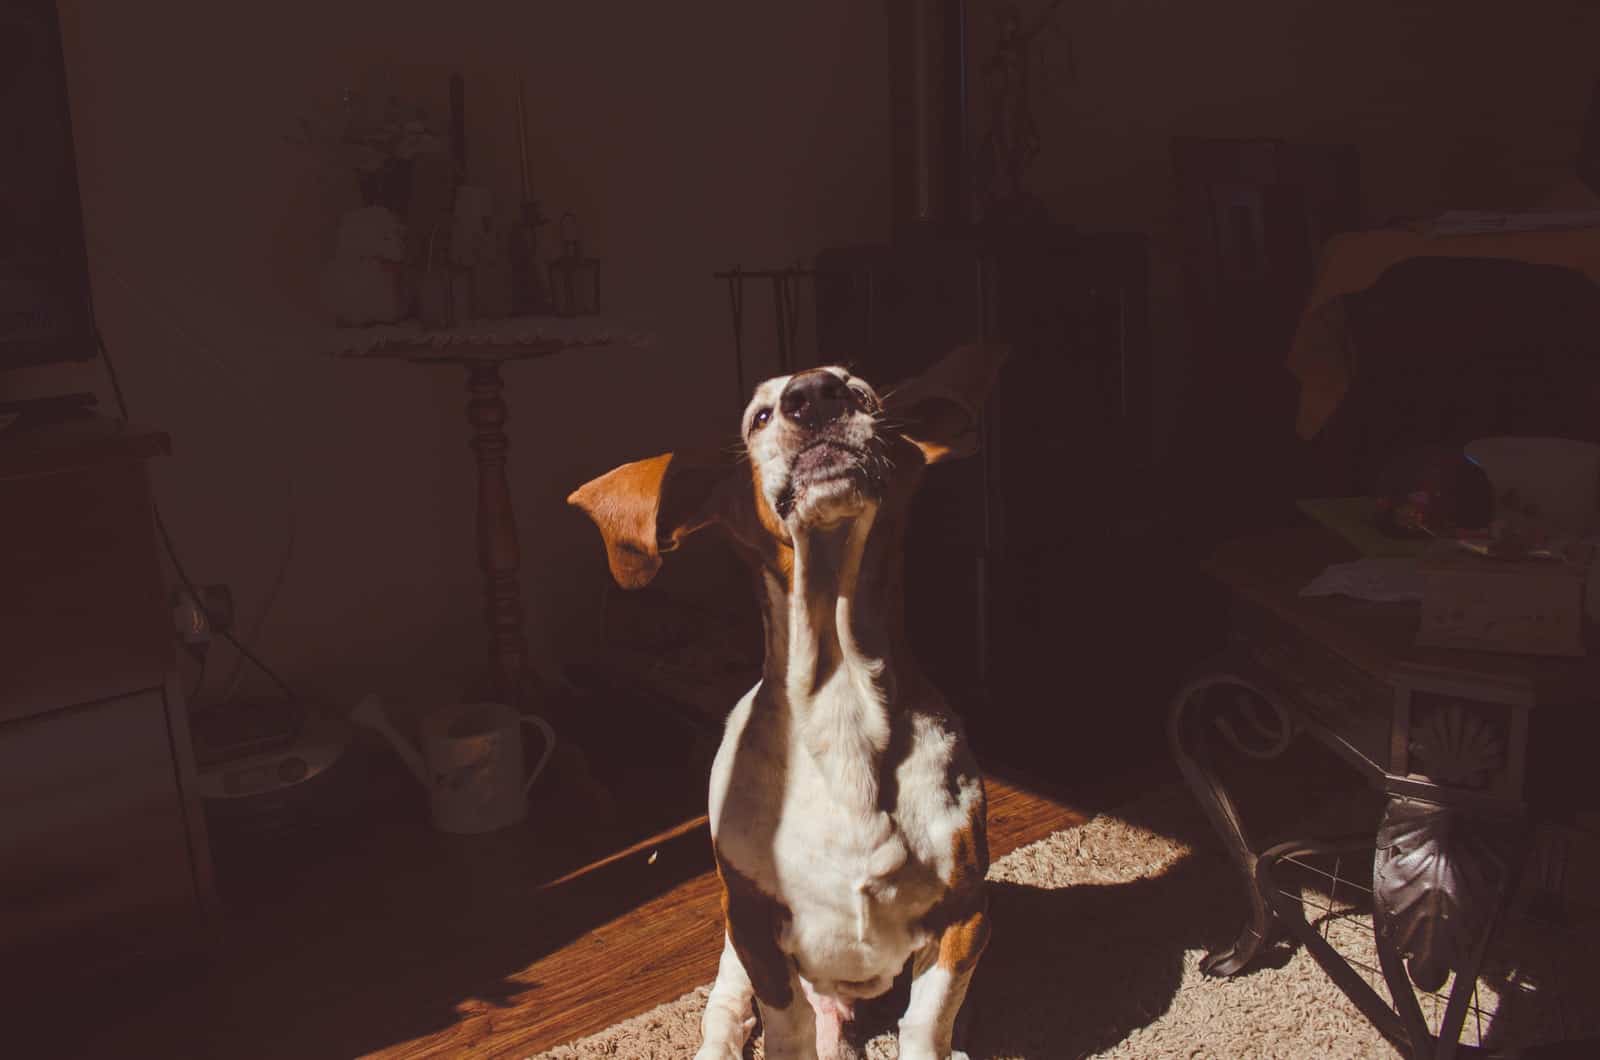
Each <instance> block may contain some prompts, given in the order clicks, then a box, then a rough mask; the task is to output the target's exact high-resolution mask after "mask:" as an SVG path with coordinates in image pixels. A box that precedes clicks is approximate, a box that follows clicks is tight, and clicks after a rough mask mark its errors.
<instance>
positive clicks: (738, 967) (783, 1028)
mask: <svg viewBox="0 0 1600 1060" xmlns="http://www.w3.org/2000/svg"><path fill="white" fill-rule="evenodd" d="M717 868H718V872H719V874H720V875H721V876H722V887H723V899H724V907H723V908H724V914H725V916H726V918H727V926H728V931H727V942H726V943H725V944H724V947H723V953H722V965H721V968H720V969H719V971H718V972H717V985H716V986H715V987H713V988H712V991H711V993H712V998H711V999H708V1001H707V1006H706V1016H705V1022H704V1023H703V1024H702V1027H703V1029H704V1030H706V1031H707V1032H708V1035H709V1032H710V1031H711V1030H712V1029H713V1028H712V1021H713V1018H715V1020H716V1029H717V1030H718V1033H719V1034H721V1035H722V1036H723V1040H724V1041H731V1035H729V1034H728V1032H727V1030H726V1027H727V1023H726V1022H725V1021H726V1020H728V1019H731V1018H732V1017H733V1016H734V1015H735V1014H737V1013H739V1012H742V1011H743V1009H742V1008H736V1007H735V1006H739V1005H743V1004H747V1003H748V999H749V996H750V993H754V994H755V998H756V1003H757V1004H758V1005H759V1006H760V1010H761V1029H762V1048H763V1053H764V1055H765V1056H766V1058H767V1060H817V1042H816V1034H817V1030H816V1026H817V1023H816V1014H815V1013H814V1012H813V1011H812V1010H811V1002H810V1001H808V1000H807V999H806V995H805V990H804V988H803V987H802V985H801V982H800V974H799V973H798V972H797V971H796V970H795V967H794V964H793V962H791V961H790V960H789V956H788V954H786V953H784V952H783V947H782V946H781V945H780V944H779V942H778V937H779V935H780V934H781V933H782V931H783V928H784V926H785V925H786V924H787V923H788V922H789V919H790V916H789V910H788V909H787V908H786V907H785V906H784V905H783V903H781V902H779V901H778V900H777V899H775V898H773V897H772V896H771V895H769V894H767V893H765V892H764V891H762V890H761V889H760V888H759V887H757V886H756V885H755V884H754V883H753V882H752V881H751V880H750V879H749V878H748V877H746V876H744V875H742V874H741V873H739V872H738V871H737V870H735V869H733V868H732V867H730V866H728V865H726V864H724V863H722V862H721V861H719V862H718V866H717ZM725 973H726V980H725V979H724V974H725ZM747 988H748V990H749V992H750V993H747V992H746V989H747ZM719 990H721V991H722V992H721V993H720V994H719V993H718V991H719ZM712 1000H715V1001H716V1002H717V1007H718V1011H717V1014H716V1015H715V1017H713V1012H712V1009H711V1001H712ZM712 1044H713V1043H712V1042H711V1041H710V1039H709V1036H708V1038H707V1042H706V1045H702V1046H701V1053H700V1055H699V1056H698V1057H697V1060H723V1058H724V1057H726V1056H728V1055H729V1054H728V1052H727V1048H728V1047H727V1046H723V1048H724V1051H723V1052H715V1051H713V1052H710V1053H707V1052H706V1048H707V1047H708V1046H711V1045H712ZM742 1044H743V1039H742V1038H741V1040H740V1045H742ZM732 1055H733V1056H735V1057H737V1056H738V1055H739V1054H738V1053H737V1052H735V1053H733V1054H732Z"/></svg>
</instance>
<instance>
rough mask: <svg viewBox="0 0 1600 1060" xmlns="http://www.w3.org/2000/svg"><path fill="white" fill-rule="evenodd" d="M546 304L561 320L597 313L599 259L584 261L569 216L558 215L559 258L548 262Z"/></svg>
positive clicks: (574, 224)
mask: <svg viewBox="0 0 1600 1060" xmlns="http://www.w3.org/2000/svg"><path fill="white" fill-rule="evenodd" d="M550 304H551V308H552V309H553V310H554V311H555V314H556V316H562V317H592V316H597V315H598V314H599V312H600V259H599V258H586V257H584V255H583V242H582V240H581V239H580V238H579V233H578V219H577V218H576V217H575V216H573V215H572V214H571V213H565V214H562V215H561V256H560V257H558V258H556V259H555V260H554V261H552V262H550Z"/></svg>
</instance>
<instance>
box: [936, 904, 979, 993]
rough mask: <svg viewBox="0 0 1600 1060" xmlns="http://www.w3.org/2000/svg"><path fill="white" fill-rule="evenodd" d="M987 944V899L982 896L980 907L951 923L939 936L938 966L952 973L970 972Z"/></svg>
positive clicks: (976, 964)
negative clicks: (981, 905) (962, 918)
mask: <svg viewBox="0 0 1600 1060" xmlns="http://www.w3.org/2000/svg"><path fill="white" fill-rule="evenodd" d="M988 945H989V901H988V899H987V898H984V899H983V907H982V908H980V909H975V910H973V911H972V913H970V914H969V915H968V916H967V917H966V919H964V920H958V921H956V922H955V923H953V924H951V925H950V926H949V927H947V928H945V929H944V934H943V935H941V936H939V967H941V968H943V969H945V970H946V971H948V972H950V973H951V974H952V975H960V974H962V973H963V972H970V971H972V969H974V968H976V967H977V966H978V958H979V957H982V956H983V951H984V948H985V947H986V946H988Z"/></svg>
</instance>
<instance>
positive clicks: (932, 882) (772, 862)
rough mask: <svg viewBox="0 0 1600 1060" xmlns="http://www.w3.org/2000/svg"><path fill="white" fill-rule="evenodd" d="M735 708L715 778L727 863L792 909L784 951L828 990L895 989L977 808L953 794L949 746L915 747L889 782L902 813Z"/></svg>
mask: <svg viewBox="0 0 1600 1060" xmlns="http://www.w3.org/2000/svg"><path fill="white" fill-rule="evenodd" d="M750 709H751V701H750V700H749V699H747V700H746V701H745V702H743V703H741V704H740V705H739V707H738V708H736V709H735V712H734V715H733V716H732V717H731V718H730V720H729V727H728V732H727V735H726V737H725V738H724V741H723V746H722V749H721V751H720V752H719V754H718V760H717V765H716V767H715V768H714V770H713V775H712V793H711V804H712V805H711V809H712V827H713V832H714V835H715V839H716V844H717V850H718V856H719V857H721V858H723V859H724V860H725V861H727V862H729V863H731V864H732V865H733V866H734V867H735V868H737V869H738V871H739V872H741V873H742V874H744V875H746V876H748V877H749V878H750V879H751V880H752V881H754V882H755V883H756V884H757V886H759V887H760V888H761V889H762V890H763V891H765V892H767V893H769V894H771V895H772V896H773V897H774V898H776V899H777V900H778V901H779V902H780V903H781V904H782V905H783V906H784V908H785V909H786V910H787V911H788V913H789V919H788V922H787V926H786V927H785V928H784V929H783V930H782V931H781V932H780V937H779V944H780V947H781V948H782V949H783V950H784V952H786V953H788V954H789V955H790V956H792V957H794V959H795V961H796V963H797V964H798V965H799V968H800V970H801V973H802V975H804V976H805V977H806V979H807V980H809V981H811V982H812V983H814V984H817V985H818V987H819V988H820V989H824V990H827V989H835V990H837V991H839V992H841V993H844V994H846V995H852V994H853V995H855V996H863V997H865V996H873V995H875V994H876V993H881V992H882V991H883V990H886V989H888V987H889V985H890V984H891V983H892V981H893V979H894V976H895V975H896V974H897V973H898V972H899V971H900V969H901V968H902V967H903V966H904V964H905V962H906V960H907V958H908V957H909V956H910V955H911V954H912V953H913V952H914V951H915V950H917V949H918V948H919V947H921V946H922V945H923V944H924V943H926V941H927V938H926V935H925V932H924V931H923V929H922V927H921V925H922V921H923V918H924V917H925V915H926V914H927V912H928V910H929V909H930V908H931V907H932V906H933V904H934V903H935V902H936V901H937V900H938V898H939V897H940V895H942V894H943V893H944V890H945V886H946V883H945V879H946V877H947V876H948V873H949V869H950V866H949V865H948V863H947V862H948V860H949V859H948V854H947V852H948V851H949V850H950V845H951V844H950V840H951V837H952V836H953V834H954V832H955V831H956V829H958V828H959V827H961V825H962V824H963V823H964V821H965V816H964V815H965V813H966V812H967V810H968V809H969V808H968V807H965V806H963V805H961V804H960V799H959V798H953V797H952V795H951V793H950V790H949V786H948V783H947V780H948V772H947V768H946V767H947V766H948V757H947V756H946V755H945V754H944V753H943V752H944V751H945V750H946V749H945V748H944V747H943V746H928V747H923V746H917V745H915V744H914V745H913V748H912V750H911V753H910V754H909V755H907V756H906V758H905V759H904V761H903V762H901V763H900V764H899V766H898V768H897V769H895V770H894V771H893V776H892V778H889V780H888V782H890V783H893V784H894V785H895V790H894V791H893V793H892V794H893V803H892V805H893V812H892V813H888V812H884V811H883V810H882V809H880V808H879V807H878V802H877V800H874V801H873V802H872V803H871V804H863V803H860V802H858V801H853V800H851V799H849V798H845V799H841V798H840V796H839V793H838V790H837V789H838V779H837V772H836V770H834V769H833V768H831V764H829V768H826V769H825V768H824V767H823V766H822V765H819V764H818V762H817V761H816V760H815V758H814V756H813V755H812V754H811V753H810V752H809V751H808V750H806V749H805V748H804V747H802V746H798V745H797V743H796V741H794V740H792V739H785V740H781V741H770V740H769V739H768V738H767V737H768V736H769V735H770V734H767V733H764V732H761V731H750V732H747V731H746V726H747V724H748V723H749V720H750V718H749V715H750Z"/></svg>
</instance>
